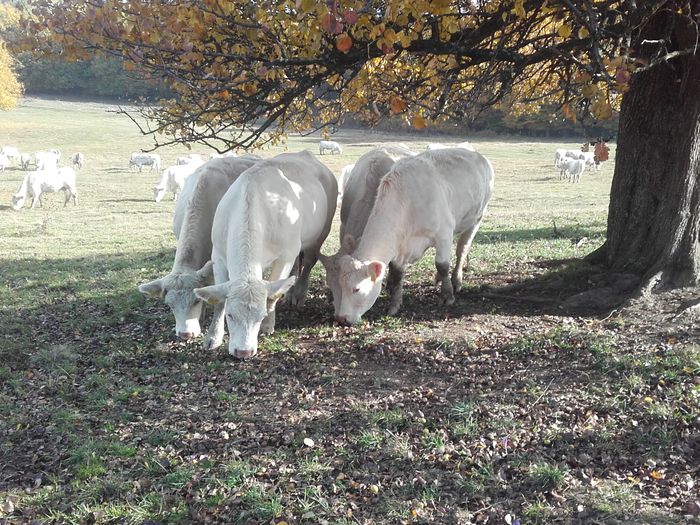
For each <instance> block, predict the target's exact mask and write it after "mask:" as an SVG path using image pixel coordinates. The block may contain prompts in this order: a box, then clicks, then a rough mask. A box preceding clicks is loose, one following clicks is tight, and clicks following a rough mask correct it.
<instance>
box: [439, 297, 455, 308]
mask: <svg viewBox="0 0 700 525" xmlns="http://www.w3.org/2000/svg"><path fill="white" fill-rule="evenodd" d="M440 302H441V303H442V304H443V305H445V306H450V305H451V304H454V303H455V296H454V295H450V296H447V297H442V298H441V300H440Z"/></svg>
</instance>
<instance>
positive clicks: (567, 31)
mask: <svg viewBox="0 0 700 525" xmlns="http://www.w3.org/2000/svg"><path fill="white" fill-rule="evenodd" d="M557 34H558V35H559V36H560V37H562V38H569V37H570V36H571V27H569V26H568V25H567V24H562V25H560V26H559V29H557Z"/></svg>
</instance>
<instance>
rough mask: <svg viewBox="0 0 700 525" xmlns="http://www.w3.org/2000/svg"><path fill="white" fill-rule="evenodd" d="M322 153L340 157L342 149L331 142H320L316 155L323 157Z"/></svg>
mask: <svg viewBox="0 0 700 525" xmlns="http://www.w3.org/2000/svg"><path fill="white" fill-rule="evenodd" d="M324 151H330V152H331V154H338V155H340V154H341V153H343V148H341V147H340V144H338V143H337V142H335V141H333V140H322V141H321V142H319V143H318V154H319V155H323V152H324Z"/></svg>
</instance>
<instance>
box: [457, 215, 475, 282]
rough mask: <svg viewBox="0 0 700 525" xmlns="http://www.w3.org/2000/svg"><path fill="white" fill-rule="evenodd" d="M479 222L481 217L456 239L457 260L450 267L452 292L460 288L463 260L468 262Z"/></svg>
mask: <svg viewBox="0 0 700 525" xmlns="http://www.w3.org/2000/svg"><path fill="white" fill-rule="evenodd" d="M480 224H481V219H479V220H478V221H476V224H475V225H474V227H473V228H471V229H470V230H467V231H465V232H464V233H462V235H460V236H459V239H457V260H456V261H455V267H454V268H453V269H452V289H453V290H454V293H458V292H459V291H460V290H461V289H462V271H463V268H464V260H465V259H466V260H467V264H469V250H471V247H472V241H473V240H474V237H475V236H476V232H477V230H478V229H479V225H480Z"/></svg>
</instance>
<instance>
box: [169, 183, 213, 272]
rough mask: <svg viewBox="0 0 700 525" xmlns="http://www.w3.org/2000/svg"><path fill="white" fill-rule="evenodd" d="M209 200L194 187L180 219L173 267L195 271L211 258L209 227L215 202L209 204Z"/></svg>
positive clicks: (211, 222)
mask: <svg viewBox="0 0 700 525" xmlns="http://www.w3.org/2000/svg"><path fill="white" fill-rule="evenodd" d="M209 200H211V199H208V198H207V196H206V195H202V194H201V193H198V192H197V191H196V189H195V194H194V195H192V200H191V201H190V204H189V205H188V206H187V210H186V211H185V218H184V219H183V221H182V228H181V229H180V238H179V239H178V241H177V248H176V250H175V263H174V264H173V269H175V268H189V269H192V270H195V271H197V270H199V269H200V268H201V267H202V266H204V264H205V263H206V262H207V261H208V260H209V259H210V258H211V249H212V243H211V227H212V224H213V223H214V213H215V210H216V203H214V205H211V204H212V203H210V202H208V201H209Z"/></svg>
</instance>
